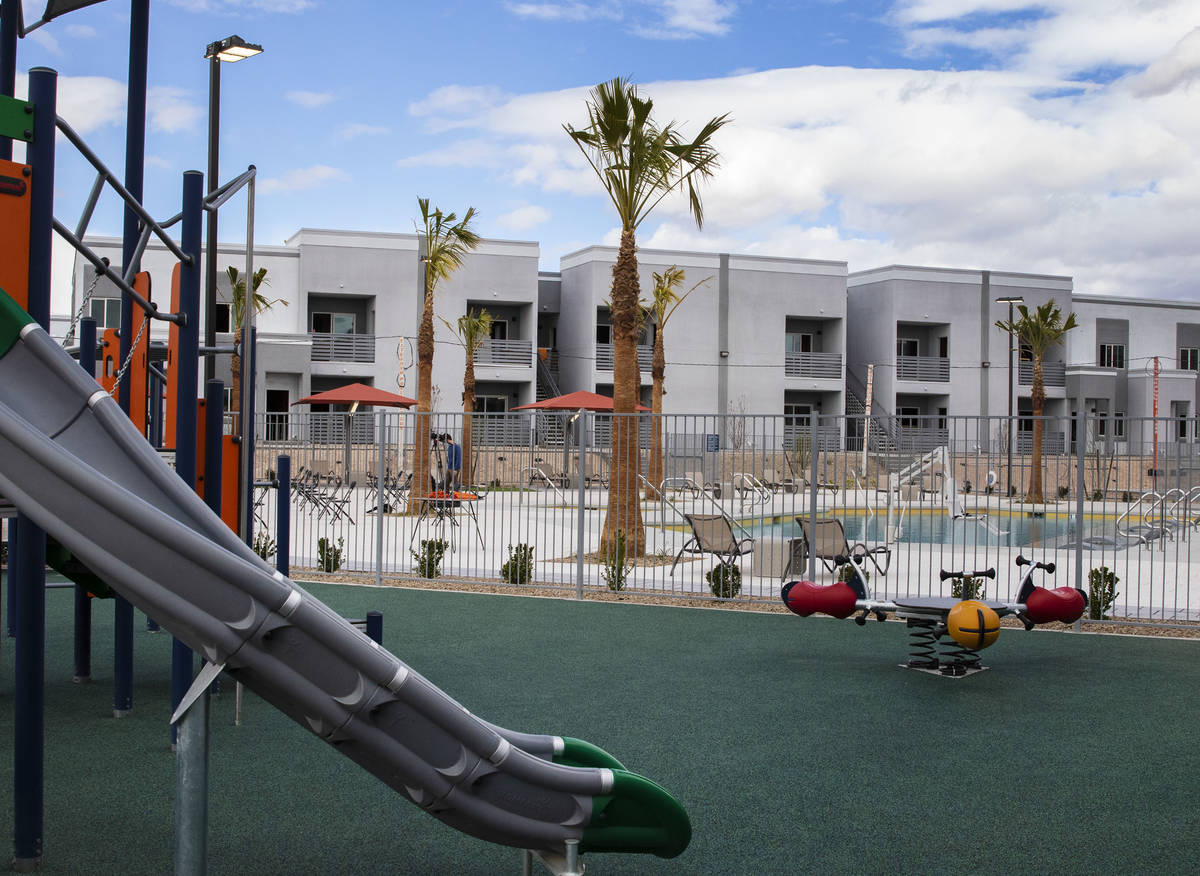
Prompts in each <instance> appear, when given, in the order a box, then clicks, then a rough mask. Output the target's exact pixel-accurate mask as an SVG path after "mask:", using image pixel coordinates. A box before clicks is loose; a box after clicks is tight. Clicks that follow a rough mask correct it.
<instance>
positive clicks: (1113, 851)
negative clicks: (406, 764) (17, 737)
mask: <svg viewBox="0 0 1200 876" xmlns="http://www.w3.org/2000/svg"><path fill="white" fill-rule="evenodd" d="M309 589H310V590H311V591H312V592H313V593H314V594H315V595H317V596H318V597H320V598H321V599H323V600H325V601H326V602H328V603H329V604H330V605H331V606H333V607H334V608H335V609H337V610H339V611H341V612H342V613H343V614H345V615H347V616H354V617H362V616H363V615H364V614H365V612H366V611H368V610H370V609H378V610H380V611H382V612H383V613H384V644H385V645H386V646H387V647H388V648H389V649H390V650H392V651H394V652H395V653H396V654H398V655H400V656H401V657H402V658H403V659H404V660H406V661H407V662H408V663H410V664H411V665H412V666H413V667H415V668H416V669H418V670H419V671H420V672H422V673H423V674H424V675H426V676H427V677H429V678H430V679H431V680H432V681H434V682H435V683H437V684H439V685H441V686H442V687H443V688H444V689H445V690H446V691H447V692H448V693H449V694H450V695H451V696H453V697H455V698H456V699H458V700H459V701H460V702H462V703H463V704H464V705H465V706H466V707H467V708H469V709H471V710H472V711H473V712H475V713H476V714H478V715H480V716H482V717H484V718H487V719H488V720H490V721H493V722H495V723H498V724H501V725H503V726H507V727H510V728H512V729H517V730H527V731H533V732H548V733H556V734H560V735H566V736H576V737H579V738H582V739H585V740H587V741H589V742H592V743H595V744H597V745H600V746H601V747H603V748H604V749H606V750H608V751H609V752H611V753H612V754H613V755H615V756H616V757H618V758H619V759H620V760H621V761H622V762H624V763H625V765H626V766H627V767H629V768H630V769H632V770H635V771H637V772H640V773H642V774H643V775H645V776H647V777H649V778H651V779H653V780H654V781H656V782H658V783H660V784H661V785H663V786H664V787H666V788H667V789H669V790H670V791H672V792H673V793H674V794H675V795H676V796H677V797H678V798H679V799H680V800H681V801H682V802H683V804H684V805H685V806H686V808H687V810H688V812H689V814H690V816H691V820H692V827H693V831H694V836H693V839H692V843H691V845H690V846H689V848H688V849H687V851H685V852H684V853H683V855H681V856H680V857H678V858H676V859H673V860H660V859H656V858H647V857H645V856H636V855H623V854H613V855H607V854H605V855H602V854H593V855H587V856H585V859H584V862H585V864H587V867H588V873H589V874H595V876H603V874H654V873H686V874H740V873H746V874H774V873H779V874H793V873H802V872H810V873H823V874H824V873H846V874H852V873H853V874H857V873H888V874H894V873H914V874H916V873H920V874H928V873H946V874H951V873H953V874H959V873H1055V874H1070V873H1079V874H1084V873H1087V874H1094V873H1150V872H1153V873H1189V874H1191V873H1195V872H1196V871H1197V865H1198V862H1200V743H1198V741H1197V739H1198V737H1197V731H1198V730H1200V645H1198V644H1197V643H1196V642H1194V641H1179V640H1148V639H1133V638H1122V637H1100V636H1092V635H1062V634H1055V633H1048V632H1035V633H1028V634H1026V633H1022V632H1019V631H1005V632H1004V633H1003V634H1002V635H1001V637H1000V641H999V642H998V643H997V644H996V645H995V646H994V647H992V648H990V649H989V650H988V651H986V652H984V657H985V660H984V663H985V664H986V665H989V666H991V667H992V669H991V671H990V672H985V673H982V674H979V675H976V676H973V677H971V678H967V679H962V680H948V679H941V678H934V677H930V676H927V675H924V674H920V673H915V672H910V671H905V670H901V669H899V668H897V666H896V664H897V663H898V662H900V661H901V660H902V659H903V658H904V655H905V653H906V647H905V646H906V633H905V630H904V629H903V627H901V626H900V625H898V624H884V625H880V624H875V623H872V624H870V625H869V626H868V627H867V628H865V629H863V628H859V627H857V626H855V625H854V624H852V623H851V622H849V621H834V620H827V619H808V620H802V619H800V618H796V617H792V616H786V615H764V614H749V613H734V612H725V611H699V610H692V609H686V608H673V607H655V606H636V605H622V604H614V603H587V602H585V603H575V602H570V601H557V600H550V599H533V598H530V599H525V598H512V597H504V596H482V595H475V594H458V593H444V592H436V593H434V592H419V591H410V590H393V589H384V590H376V589H374V588H363V587H347V586H337V585H323V584H322V585H310V586H309ZM71 600H72V596H71V591H69V590H53V591H50V592H48V593H47V617H48V630H47V658H46V679H47V680H46V688H47V690H46V746H47V748H46V801H45V870H44V872H46V873H89V874H93V873H120V874H140V873H146V874H162V873H168V872H170V871H171V869H172V860H173V859H172V844H173V829H174V827H173V818H174V814H173V805H174V804H173V800H174V785H175V775H174V769H175V767H174V759H173V756H172V755H171V754H170V752H169V747H168V736H167V724H166V721H167V715H168V712H169V708H168V704H167V700H168V680H169V679H168V676H169V652H170V641H169V639H168V637H167V636H166V635H165V634H162V633H160V634H149V633H146V632H144V623H143V618H142V616H141V615H140V614H139V615H138V616H137V618H138V619H137V621H136V627H137V630H138V632H137V642H136V645H135V659H136V671H137V675H136V682H135V694H134V696H135V702H134V714H133V715H132V717H129V718H125V719H121V720H116V719H114V718H112V717H111V699H112V683H111V678H112V670H111V662H112V661H111V653H112V645H111V618H112V612H111V603H108V602H97V603H96V604H95V623H94V641H95V647H94V658H93V676H94V681H93V683H92V684H90V685H82V686H81V685H75V684H72V683H71V674H72V662H71V661H72V658H71V628H70V623H71V622H70V618H71ZM12 644H13V643H12V640H11V639H5V640H4V641H3V643H2V647H3V651H2V653H0V740H3V743H2V745H3V749H4V753H3V757H2V759H0V825H5V829H6V830H8V831H9V834H8V836H6V838H5V840H4V842H5V843H6V846H5V848H4V850H3V853H2V856H3V858H4V859H5V863H6V861H7V857H8V855H9V853H10V851H11V827H10V826H11V824H12V819H13V800H12V790H11V789H12V735H13V728H12V721H13V717H12V686H13V648H12ZM233 713H234V695H233V688H232V684H230V683H226V685H225V686H224V687H223V689H222V692H221V693H220V695H219V696H217V697H215V698H214V700H213V709H212V754H211V788H210V812H211V814H210V839H209V864H210V866H209V872H210V873H213V874H247V873H254V874H268V873H280V874H283V873H287V874H301V873H303V874H308V873H312V874H317V873H320V874H337V873H405V874H424V873H429V874H504V873H513V874H517V873H520V872H521V858H520V853H519V852H518V851H516V850H514V849H507V848H502V847H497V846H492V845H489V844H487V843H484V842H481V841H479V840H475V839H473V838H471V837H467V836H464V835H462V834H459V833H457V832H456V831H453V830H451V829H449V828H447V827H445V826H444V825H442V824H441V823H440V822H438V821H437V820H435V819H433V818H431V817H429V816H427V815H425V814H424V813H422V812H421V811H419V810H418V809H417V808H416V807H414V806H412V805H411V804H409V803H407V802H405V801H403V800H401V799H399V798H397V797H395V796H394V795H393V794H391V793H390V792H389V791H387V789H386V788H385V787H384V786H383V785H382V784H381V783H379V782H378V781H377V780H375V779H374V778H372V777H371V776H369V775H367V774H366V773H364V772H363V771H362V770H360V769H358V768H357V767H355V766H354V765H353V764H352V763H351V762H349V761H348V760H346V759H345V758H343V757H341V756H339V755H338V754H336V752H334V751H333V750H332V749H331V748H329V747H328V746H327V745H325V744H324V743H322V742H320V741H318V740H317V739H315V738H313V737H312V736H310V735H308V734H307V733H306V732H304V731H302V730H301V729H300V728H299V727H297V726H295V725H294V724H292V723H291V722H290V721H288V720H287V719H286V718H283V717H282V716H281V715H279V714H278V713H277V712H275V711H274V710H273V709H271V708H270V707H268V706H267V705H266V704H265V703H263V702H262V701H261V700H259V699H258V698H257V697H256V696H254V695H253V694H249V693H247V695H246V700H245V714H244V723H243V726H241V727H235V726H234V723H233Z"/></svg>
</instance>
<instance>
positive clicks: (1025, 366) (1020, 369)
mask: <svg viewBox="0 0 1200 876" xmlns="http://www.w3.org/2000/svg"><path fill="white" fill-rule="evenodd" d="M1017 383H1019V384H1020V385H1021V386H1033V363H1032V362H1021V363H1019V364H1018V366H1017ZM1042 383H1043V384H1045V385H1046V386H1066V385H1067V363H1066V362H1043V363H1042Z"/></svg>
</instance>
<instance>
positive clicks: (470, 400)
mask: <svg viewBox="0 0 1200 876" xmlns="http://www.w3.org/2000/svg"><path fill="white" fill-rule="evenodd" d="M474 411H475V362H474V360H473V351H471V350H467V370H466V372H465V373H464V374H463V427H462V441H460V442H459V443H460V444H461V445H462V472H461V478H462V482H463V483H464V484H473V483H474V480H472V477H473V475H472V472H471V414H472V413H474Z"/></svg>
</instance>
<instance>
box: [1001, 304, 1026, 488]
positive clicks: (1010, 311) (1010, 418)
mask: <svg viewBox="0 0 1200 876" xmlns="http://www.w3.org/2000/svg"><path fill="white" fill-rule="evenodd" d="M996 303H997V304H1007V305H1008V498H1009V500H1011V499H1012V494H1013V475H1012V470H1013V438H1014V436H1013V332H1012V324H1013V305H1014V304H1024V303H1025V298H1024V296H1022V295H1006V296H1003V297H1001V298H997V299H996Z"/></svg>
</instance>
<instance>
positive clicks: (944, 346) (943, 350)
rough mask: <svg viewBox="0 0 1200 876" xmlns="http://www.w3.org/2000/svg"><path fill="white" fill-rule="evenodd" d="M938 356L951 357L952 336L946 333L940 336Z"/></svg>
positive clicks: (942, 357)
mask: <svg viewBox="0 0 1200 876" xmlns="http://www.w3.org/2000/svg"><path fill="white" fill-rule="evenodd" d="M938 358H939V359H949V358H950V338H949V337H947V336H946V335H942V336H941V337H940V338H938Z"/></svg>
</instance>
